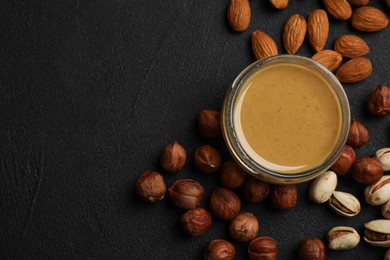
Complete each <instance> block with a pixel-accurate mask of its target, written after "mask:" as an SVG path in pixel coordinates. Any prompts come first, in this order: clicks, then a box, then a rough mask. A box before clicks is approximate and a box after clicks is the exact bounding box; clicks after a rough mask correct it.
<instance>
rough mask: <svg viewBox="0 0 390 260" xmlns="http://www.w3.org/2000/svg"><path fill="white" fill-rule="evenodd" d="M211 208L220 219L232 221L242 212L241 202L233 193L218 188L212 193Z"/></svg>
mask: <svg viewBox="0 0 390 260" xmlns="http://www.w3.org/2000/svg"><path fill="white" fill-rule="evenodd" d="M210 208H211V212H212V213H214V215H216V216H217V217H218V218H220V219H224V220H231V219H232V218H234V217H235V216H237V214H238V213H239V212H240V209H241V200H240V198H239V197H238V196H237V195H236V194H235V193H234V192H233V191H231V190H229V189H226V188H222V187H218V188H216V189H215V190H214V191H213V193H211V197H210Z"/></svg>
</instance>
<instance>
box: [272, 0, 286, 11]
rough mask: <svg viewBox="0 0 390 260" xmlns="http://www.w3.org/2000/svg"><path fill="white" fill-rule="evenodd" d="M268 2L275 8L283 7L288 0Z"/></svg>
mask: <svg viewBox="0 0 390 260" xmlns="http://www.w3.org/2000/svg"><path fill="white" fill-rule="evenodd" d="M270 3H271V5H273V7H275V8H276V9H284V8H286V7H287V5H288V0H270Z"/></svg>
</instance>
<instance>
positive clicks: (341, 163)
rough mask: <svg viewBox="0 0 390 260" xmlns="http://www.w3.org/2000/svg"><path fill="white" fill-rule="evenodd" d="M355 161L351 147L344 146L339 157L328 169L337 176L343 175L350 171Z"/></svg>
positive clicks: (354, 154)
mask: <svg viewBox="0 0 390 260" xmlns="http://www.w3.org/2000/svg"><path fill="white" fill-rule="evenodd" d="M355 160H356V153H355V150H353V148H352V147H351V146H349V145H345V146H344V148H343V151H342V152H341V155H340V157H339V158H338V159H337V161H336V162H335V163H334V164H333V165H332V167H330V169H331V170H332V171H334V172H335V173H336V174H337V175H344V174H346V173H347V172H348V171H349V170H350V169H351V167H352V165H353V163H354V162H355Z"/></svg>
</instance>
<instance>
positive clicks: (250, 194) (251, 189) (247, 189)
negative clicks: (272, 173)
mask: <svg viewBox="0 0 390 260" xmlns="http://www.w3.org/2000/svg"><path fill="white" fill-rule="evenodd" d="M270 190H271V188H270V185H269V184H268V183H266V182H264V181H261V180H259V179H257V178H255V177H253V176H248V178H247V179H246V182H245V185H244V198H245V199H246V200H247V201H249V202H251V203H260V202H262V201H263V200H264V199H265V198H266V197H267V196H268V194H269V192H270Z"/></svg>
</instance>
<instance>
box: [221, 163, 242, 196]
mask: <svg viewBox="0 0 390 260" xmlns="http://www.w3.org/2000/svg"><path fill="white" fill-rule="evenodd" d="M246 176H247V173H246V172H245V171H244V170H243V169H241V168H240V166H238V164H237V163H236V162H235V161H231V160H230V161H226V162H224V163H223V164H222V166H221V169H220V171H219V180H220V181H221V184H222V186H224V187H226V188H229V189H235V188H238V187H241V186H243V185H244V183H245V180H246Z"/></svg>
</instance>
